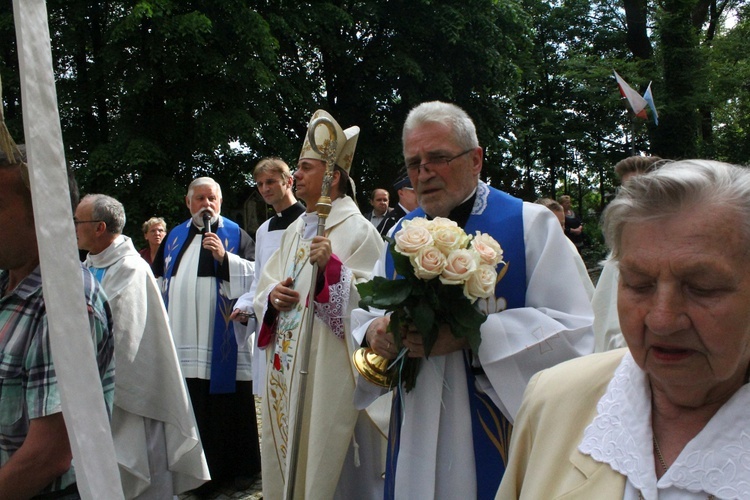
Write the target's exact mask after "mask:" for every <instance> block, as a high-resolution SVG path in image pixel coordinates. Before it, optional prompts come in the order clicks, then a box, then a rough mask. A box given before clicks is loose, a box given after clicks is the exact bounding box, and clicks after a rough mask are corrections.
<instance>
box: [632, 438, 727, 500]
mask: <svg viewBox="0 0 750 500" xmlns="http://www.w3.org/2000/svg"><path fill="white" fill-rule="evenodd" d="M652 439H653V441H654V451H655V452H656V458H658V459H659V465H661V468H662V469H663V470H664V472H667V470H668V469H669V467H667V462H665V461H664V455H662V454H661V449H660V448H659V442H658V441H657V440H656V435H654V436H653V438H652ZM638 498H639V500H643V493H641V492H640V491H639V492H638ZM707 500H714V496H713V495H708V498H707Z"/></svg>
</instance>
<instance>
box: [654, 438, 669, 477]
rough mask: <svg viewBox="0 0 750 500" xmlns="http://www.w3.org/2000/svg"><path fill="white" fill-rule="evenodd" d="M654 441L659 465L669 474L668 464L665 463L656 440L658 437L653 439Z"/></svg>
mask: <svg viewBox="0 0 750 500" xmlns="http://www.w3.org/2000/svg"><path fill="white" fill-rule="evenodd" d="M653 440H654V451H655V452H656V457H657V458H658V459H659V464H661V468H662V469H663V470H664V472H667V469H669V467H667V463H666V462H665V461H664V456H663V455H662V454H661V450H660V449H659V441H657V440H656V436H654V437H653Z"/></svg>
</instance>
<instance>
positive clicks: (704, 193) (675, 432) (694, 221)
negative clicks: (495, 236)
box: [498, 160, 750, 500]
mask: <svg viewBox="0 0 750 500" xmlns="http://www.w3.org/2000/svg"><path fill="white" fill-rule="evenodd" d="M604 231H605V236H606V238H607V241H608V244H609V245H610V246H611V248H612V252H613V257H614V258H615V259H616V260H617V262H618V263H619V268H620V282H619V291H618V310H619V315H620V324H621V327H622V332H623V335H624V336H625V340H626V341H627V345H628V348H627V349H619V350H616V351H610V352H607V353H603V354H594V355H591V356H587V357H583V358H578V359H576V360H573V361H569V362H567V363H563V364H560V365H558V366H556V367H553V368H551V369H549V370H545V371H542V372H540V373H538V374H537V375H535V376H534V378H533V379H532V380H531V382H530V383H529V386H528V388H527V390H526V394H525V396H524V403H523V404H522V406H521V409H520V411H519V414H518V418H517V419H516V426H515V428H514V431H513V437H512V443H511V449H510V453H509V456H510V464H509V466H508V469H507V470H506V472H505V476H504V478H503V482H502V484H501V486H500V490H499V491H498V498H500V499H510V498H513V499H515V498H527V499H535V500H536V499H552V498H562V497H564V498H576V499H578V498H581V499H589V498H592V499H594V498H596V499H599V498H603V499H619V498H622V499H625V500H636V499H639V498H644V499H647V500H653V499H657V498H658V499H662V500H663V499H681V500H684V499H706V498H743V499H747V498H750V413H748V408H750V385H748V384H747V381H748V367H749V366H750V251H749V250H748V248H750V171H748V170H746V169H744V168H740V167H736V166H732V165H727V164H724V163H717V162H710V161H702V160H690V161H679V162H673V163H668V164H666V165H665V166H664V167H662V168H660V169H659V170H656V171H654V172H652V173H649V174H647V175H642V176H639V177H636V178H634V179H633V180H631V181H630V182H629V183H628V184H627V185H625V186H624V187H623V188H622V189H621V191H620V194H619V195H618V196H617V198H616V199H615V200H614V201H613V202H612V203H611V204H610V206H609V207H608V208H607V210H606V212H605V216H604Z"/></svg>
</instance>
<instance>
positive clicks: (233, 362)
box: [162, 217, 240, 394]
mask: <svg viewBox="0 0 750 500" xmlns="http://www.w3.org/2000/svg"><path fill="white" fill-rule="evenodd" d="M192 223H193V220H192V219H188V221H187V223H184V224H180V225H179V226H177V227H175V228H174V229H172V231H170V232H169V236H168V240H167V244H166V245H165V247H164V286H163V287H162V297H163V298H164V306H165V307H168V306H169V286H170V282H171V280H172V274H173V272H174V269H175V264H176V263H177V257H178V256H179V254H180V250H181V249H182V247H183V246H184V245H185V243H186V241H187V237H188V235H189V234H190V225H191V224H192ZM216 235H217V236H218V237H219V238H220V239H221V241H222V243H223V244H224V248H225V249H226V251H227V252H231V253H237V251H238V249H239V246H240V227H239V226H238V225H237V224H236V223H235V222H232V221H231V220H229V219H226V218H224V217H220V218H219V227H217V228H216ZM225 258H228V257H225ZM218 266H219V263H218V262H216V261H215V260H214V274H215V276H216V278H215V279H214V281H215V282H216V311H214V339H213V343H212V346H211V347H212V349H211V384H210V387H209V392H210V394H226V393H233V392H234V391H235V387H236V380H237V340H236V339H235V337H234V325H233V324H232V322H231V321H230V320H229V315H230V314H231V313H232V306H233V305H234V302H235V301H234V300H230V299H228V298H226V297H224V296H223V295H222V294H221V293H220V290H219V287H220V285H221V279H219V278H218V276H219V273H218ZM196 278H197V277H196Z"/></svg>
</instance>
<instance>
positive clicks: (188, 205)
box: [185, 196, 190, 210]
mask: <svg viewBox="0 0 750 500" xmlns="http://www.w3.org/2000/svg"><path fill="white" fill-rule="evenodd" d="M185 206H186V207H188V210H190V197H189V196H185Z"/></svg>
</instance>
